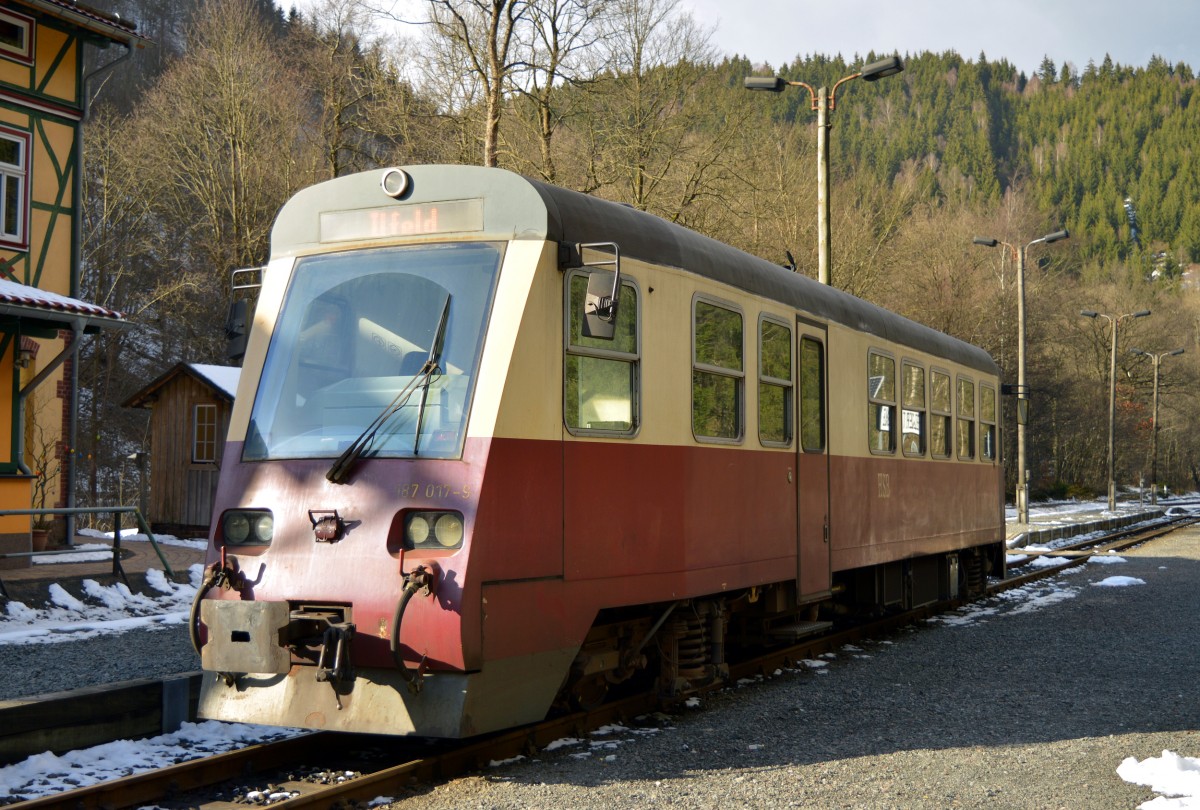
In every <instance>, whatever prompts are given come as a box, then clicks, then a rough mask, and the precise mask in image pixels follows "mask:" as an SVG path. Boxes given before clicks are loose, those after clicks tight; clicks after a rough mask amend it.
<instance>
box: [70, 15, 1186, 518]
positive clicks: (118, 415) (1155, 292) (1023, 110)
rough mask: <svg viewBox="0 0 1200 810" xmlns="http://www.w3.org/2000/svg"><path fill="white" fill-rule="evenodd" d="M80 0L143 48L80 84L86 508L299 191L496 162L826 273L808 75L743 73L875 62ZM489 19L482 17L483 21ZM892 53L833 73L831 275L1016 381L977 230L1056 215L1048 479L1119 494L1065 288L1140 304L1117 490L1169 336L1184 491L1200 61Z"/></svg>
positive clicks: (1176, 471) (701, 35) (1093, 366)
mask: <svg viewBox="0 0 1200 810" xmlns="http://www.w3.org/2000/svg"><path fill="white" fill-rule="evenodd" d="M92 2H93V5H96V6H98V7H103V8H106V9H108V10H116V11H119V12H120V13H122V15H123V16H125V17H127V18H132V19H134V20H137V21H138V22H139V23H140V24H141V26H142V29H141V30H142V32H143V33H145V34H147V35H148V36H150V37H151V38H152V39H154V41H155V43H156V45H155V46H154V47H152V48H149V49H146V50H145V51H143V52H140V53H138V54H137V55H135V57H134V58H133V59H130V60H128V61H127V62H124V63H122V64H121V65H119V66H117V67H116V68H114V69H113V70H112V71H111V72H110V73H103V74H101V76H102V78H101V79H98V80H97V81H95V82H94V83H93V89H96V90H98V91H99V96H98V99H97V101H96V103H95V105H94V108H93V111H92V118H91V122H90V124H89V130H88V136H87V140H88V153H87V177H86V194H87V208H88V223H87V226H86V228H85V243H86V244H85V273H86V278H85V280H84V282H85V291H86V294H87V296H88V297H90V298H92V299H94V300H97V301H98V302H100V303H103V304H105V305H108V306H112V307H115V308H117V309H121V310H122V311H125V312H127V313H129V315H130V317H131V319H132V320H134V321H135V323H137V325H138V326H137V328H136V329H135V330H132V331H130V332H129V333H126V334H122V335H106V336H103V337H101V338H97V339H95V342H94V343H90V344H89V346H88V347H87V348H86V349H85V351H84V354H85V357H84V358H83V359H82V361H81V362H82V363H83V368H84V377H83V379H84V381H85V384H86V385H87V386H88V391H89V392H90V396H88V397H87V398H86V400H85V407H86V413H85V414H84V417H85V421H86V422H87V423H88V424H90V425H91V426H92V430H91V431H90V435H91V436H92V437H93V439H92V443H93V446H92V447H90V448H88V451H89V452H90V453H91V457H92V458H93V464H94V469H93V475H92V476H91V479H90V481H88V477H87V476H83V477H81V480H84V481H88V486H89V487H90V489H91V492H90V493H87V494H86V496H85V497H87V498H88V499H89V500H95V499H96V498H98V497H99V496H100V494H101V493H102V492H106V491H108V490H109V489H110V488H112V487H113V486H114V482H113V481H111V480H109V479H108V478H106V472H105V471H106V470H111V469H115V468H116V464H115V462H114V461H113V460H114V459H120V458H123V457H124V456H125V455H126V454H127V453H128V452H130V451H131V449H135V448H137V447H138V446H140V443H141V442H142V441H143V432H144V426H145V414H143V413H130V412H126V411H122V409H120V408H119V406H118V403H119V402H121V401H122V400H123V399H124V398H125V396H127V395H128V394H129V393H130V392H131V391H133V390H136V389H137V388H139V387H140V386H142V385H144V384H145V383H146V382H147V381H148V380H150V379H152V378H153V377H154V376H155V375H156V374H158V373H159V372H160V371H161V370H163V369H164V368H166V367H168V366H169V365H171V364H172V363H174V362H177V361H179V360H196V361H207V362H211V361H220V359H221V350H222V344H223V334H222V331H223V326H224V313H225V308H226V307H227V305H228V303H229V301H230V298H231V296H232V292H231V290H230V284H229V273H230V271H231V270H233V269H234V268H237V267H244V266H251V265H255V264H260V263H262V262H264V261H265V259H266V257H267V253H268V249H269V245H268V237H269V228H270V224H271V220H272V218H273V216H274V213H275V211H276V210H277V209H278V207H279V206H280V205H281V204H282V203H283V201H284V200H286V199H287V197H288V196H290V194H292V193H293V192H294V191H296V190H297V189H299V188H302V187H304V186H306V185H309V184H311V183H313V182H317V181H320V180H322V179H326V178H328V177H331V176H336V175H341V174H345V173H348V172H353V171H359V170H363V169H369V168H374V167H379V166H386V165H393V164H404V163H418V162H452V163H487V164H493V165H499V166H503V167H507V168H511V169H514V170H516V171H519V172H522V173H525V174H529V175H532V176H536V177H540V178H543V179H546V180H549V181H551V182H554V183H557V184H560V185H563V186H567V187H571V188H575V189H578V190H581V191H585V192H588V193H593V194H597V195H600V196H604V197H607V198H610V199H614V200H618V201H621V202H627V203H629V204H631V205H634V206H636V207H639V208H642V209H645V210H648V211H651V212H653V213H656V214H658V215H660V216H663V217H666V218H668V219H671V220H675V221H678V222H680V223H682V224H684V225H687V226H688V227H691V228H694V229H696V230H699V231H702V232H705V233H708V234H709V235H712V236H714V237H716V238H718V239H721V240H723V241H726V242H729V243H731V244H734V245H737V246H739V247H741V248H743V249H745V250H748V251H750V252H753V253H756V254H758V255H761V256H763V257H765V258H768V259H770V260H772V261H776V262H779V263H786V262H788V258H787V257H788V255H789V254H790V255H791V256H793V257H794V258H795V261H796V264H797V268H798V271H799V272H804V273H808V274H810V275H814V276H815V274H816V272H815V267H816V210H815V209H816V179H815V173H816V154H815V130H814V123H813V121H814V113H812V112H811V110H810V103H809V97H808V94H807V93H806V92H804V91H803V90H802V89H800V88H790V89H788V90H787V91H786V92H783V93H780V94H778V95H774V94H764V93H749V92H746V91H745V90H744V89H743V87H742V80H743V78H744V77H745V76H747V75H750V74H766V75H770V74H773V73H778V74H779V75H781V76H784V77H785V78H789V79H795V80H799V81H804V82H807V83H809V84H811V85H812V86H814V87H816V86H820V85H825V86H829V87H832V86H833V85H834V83H835V82H836V81H837V80H838V79H840V78H842V77H843V76H846V75H848V74H850V73H853V72H854V71H855V69H856V68H857V67H858V66H860V65H861V64H863V63H865V62H868V61H872V60H874V59H875V58H878V56H880V55H878V54H864V55H862V56H861V58H859V57H850V58H843V57H841V56H827V55H807V56H798V57H797V58H796V60H795V61H794V62H793V63H791V64H789V65H784V66H774V67H772V66H766V65H761V64H758V63H756V60H755V56H754V54H745V55H741V56H737V57H728V56H722V55H719V54H717V53H716V52H715V51H714V49H713V47H712V44H711V40H710V35H711V32H709V31H707V30H706V29H705V28H704V27H703V26H701V25H700V24H698V23H697V22H696V21H695V20H693V19H691V18H690V17H688V16H687V15H685V14H682V13H681V11H680V9H679V8H678V7H677V5H676V3H675V0H558V2H550V1H549V0H504V2H499V3H495V4H491V3H483V2H478V3H477V2H468V0H428V2H426V3H425V4H424V7H423V11H422V17H421V19H420V22H421V23H422V24H421V25H410V24H405V23H403V22H397V21H396V20H394V19H388V18H386V17H381V16H379V15H378V14H375V13H372V12H371V10H370V7H369V6H368V5H366V4H361V3H358V2H354V0H327V1H326V2H324V3H322V4H320V5H317V6H315V7H313V9H312V10H311V11H310V12H306V13H305V14H303V15H302V14H300V13H298V12H296V11H293V10H290V9H289V10H287V11H284V10H282V9H280V8H278V7H276V6H274V5H272V4H271V2H270V0H206V1H201V0H190V2H183V1H182V0H181V1H180V2H171V1H170V0H121V1H120V2H101V1H100V0H92ZM495 8H500V9H501V10H502V11H503V12H504V13H503V14H501V15H500V18H499V19H498V20H497V22H498V23H499V25H497V26H495V27H494V28H492V29H490V30H494V31H495V32H496V35H495V36H486V35H485V36H482V37H481V36H479V34H480V33H481V32H484V31H487V30H489V26H488V25H487V23H488V22H490V21H491V20H489V19H488V17H489V15H490V14H491V12H492V10H493V9H495ZM509 12H511V14H509ZM509 27H510V28H511V31H509ZM507 33H511V37H507V36H506V34H507ZM896 45H897V49H898V52H899V53H900V55H901V56H902V57H903V58H904V63H905V70H904V72H903V73H902V74H900V75H898V76H895V77H892V78H888V79H884V80H882V81H879V82H875V83H872V84H868V83H864V82H859V81H853V82H850V83H847V84H844V85H842V86H841V88H840V90H839V92H838V96H837V104H836V109H835V110H834V112H833V113H832V114H831V122H832V130H831V135H830V143H831V165H832V175H833V192H832V223H833V224H832V228H833V258H832V278H833V283H834V284H835V285H837V286H839V287H842V288H843V289H846V290H849V291H850V292H853V293H855V294H856V295H860V296H862V297H865V298H868V299H871V300H874V301H876V302H878V303H880V304H882V305H884V306H888V307H890V308H893V309H895V310H897V311H899V312H901V313H903V314H905V315H907V316H909V317H912V318H914V319H916V320H919V321H922V322H924V323H927V324H929V325H931V326H933V327H935V328H938V329H941V330H943V331H946V332H948V333H951V334H954V335H956V336H958V337H962V338H964V339H967V340H970V341H972V342H974V343H976V344H978V345H981V346H983V347H984V348H985V349H987V350H988V351H989V352H991V353H992V354H993V356H995V357H996V358H997V360H998V361H999V362H1000V363H1001V365H1002V367H1003V368H1004V369H1005V379H1006V381H1008V382H1015V381H1016V347H1015V346H1016V293H1015V263H1014V258H1013V256H1012V254H1011V253H1010V251H1008V250H1006V249H1003V248H1002V249H992V250H990V249H988V248H986V247H980V246H978V245H973V244H972V237H973V236H985V237H992V238H996V239H999V240H1002V241H1004V242H1008V243H1011V244H1013V245H1016V246H1022V247H1023V246H1024V245H1025V244H1027V243H1028V242H1030V241H1032V240H1034V239H1036V238H1038V237H1040V236H1042V235H1043V234H1045V233H1048V232H1050V231H1054V230H1058V229H1059V228H1062V227H1065V228H1068V229H1069V230H1070V233H1071V238H1070V240H1069V241H1066V242H1058V243H1056V244H1054V245H1051V246H1046V245H1037V246H1034V247H1032V248H1031V249H1030V251H1029V264H1028V272H1027V279H1026V281H1027V288H1028V289H1027V300H1028V316H1029V336H1030V356H1029V378H1030V384H1031V386H1032V388H1033V390H1034V393H1033V402H1032V416H1031V422H1030V428H1029V442H1030V459H1031V467H1032V469H1033V479H1034V482H1033V483H1034V492H1035V495H1036V494H1037V493H1039V492H1040V493H1050V492H1063V491H1066V489H1067V488H1068V487H1079V488H1081V489H1082V490H1088V489H1090V490H1094V491H1095V490H1103V488H1104V485H1105V476H1106V468H1105V463H1104V462H1105V447H1104V442H1103V441H1097V440H1096V437H1097V436H1103V435H1104V433H1105V432H1106V431H1107V418H1108V402H1107V391H1108V362H1109V349H1110V346H1111V343H1110V334H1109V332H1108V331H1107V327H1106V322H1105V321H1104V320H1103V319H1099V318H1098V319H1095V320H1089V319H1083V318H1080V317H1079V314H1078V313H1079V311H1080V310H1081V309H1094V310H1098V311H1100V312H1104V313H1111V314H1114V315H1119V314H1124V313H1127V312H1131V311H1134V310H1139V309H1145V308H1149V309H1152V310H1153V313H1154V314H1153V316H1152V317H1149V318H1141V319H1138V320H1136V321H1126V322H1124V323H1123V324H1122V327H1121V332H1120V339H1121V347H1122V351H1121V352H1120V354H1119V363H1118V365H1119V369H1118V387H1119V392H1118V400H1119V402H1118V406H1119V419H1120V424H1119V427H1118V430H1119V435H1120V437H1121V439H1120V441H1121V444H1120V446H1119V450H1118V456H1119V476H1118V477H1119V479H1120V480H1121V481H1122V482H1124V483H1130V482H1132V483H1136V482H1137V481H1138V480H1140V479H1141V478H1142V477H1148V475H1149V459H1148V451H1149V430H1150V420H1149V400H1150V393H1151V390H1150V387H1151V379H1152V369H1151V363H1150V362H1149V361H1147V360H1145V359H1144V358H1141V357H1138V356H1134V355H1131V354H1129V353H1128V352H1127V351H1125V349H1126V348H1128V347H1131V346H1137V347H1139V348H1141V349H1144V350H1147V351H1152V352H1153V351H1162V350H1167V349H1174V348H1179V347H1184V348H1186V349H1187V354H1185V355H1184V356H1182V357H1173V358H1170V359H1169V360H1167V361H1166V362H1164V363H1163V365H1162V368H1161V371H1162V382H1161V387H1160V393H1161V397H1162V412H1161V414H1160V423H1161V425H1162V426H1163V430H1162V433H1161V438H1160V446H1161V448H1162V450H1161V454H1160V464H1159V469H1160V479H1161V480H1167V481H1169V482H1170V483H1171V485H1172V487H1189V488H1190V487H1195V486H1197V485H1200V480H1198V478H1200V440H1197V438H1194V437H1193V433H1194V432H1195V431H1194V430H1193V429H1192V420H1191V416H1190V415H1191V413H1193V412H1195V411H1196V410H1197V408H1196V406H1197V405H1198V404H1200V402H1198V399H1200V392H1198V391H1197V388H1196V386H1195V382H1196V378H1197V368H1200V366H1198V364H1197V351H1196V350H1197V348H1200V344H1197V337H1196V336H1197V299H1196V298H1195V296H1196V293H1195V292H1192V291H1190V290H1189V289H1188V287H1187V284H1185V283H1184V279H1185V276H1184V275H1183V274H1184V271H1185V270H1187V269H1188V267H1189V265H1191V263H1193V262H1200V105H1196V104H1193V97H1194V94H1195V93H1196V90H1197V81H1196V78H1195V76H1194V75H1193V71H1192V68H1191V67H1189V66H1187V65H1182V64H1181V65H1175V66H1171V65H1168V64H1166V63H1164V62H1163V61H1161V60H1157V59H1156V60H1152V61H1151V62H1150V63H1149V64H1148V65H1145V66H1126V65H1117V64H1113V63H1112V61H1111V60H1110V59H1108V58H1107V57H1104V56H1103V55H1100V57H1101V59H1102V61H1101V62H1100V64H1099V65H1096V64H1092V63H1089V64H1088V65H1087V66H1085V67H1083V68H1082V69H1079V68H1077V67H1076V66H1072V65H1062V66H1058V65H1056V64H1055V62H1054V55H1053V54H1049V55H1048V56H1047V58H1046V60H1045V62H1044V63H1043V66H1042V69H1041V70H1040V71H1039V72H1038V74H1037V75H1034V76H1025V75H1023V74H1021V73H1020V72H1018V71H1017V70H1015V69H1014V68H1013V66H1012V65H1011V64H1010V63H1008V62H1006V61H1005V60H1004V59H1003V58H1002V57H999V56H998V55H993V56H991V57H988V56H986V55H984V54H979V55H978V56H975V57H964V56H962V55H959V54H955V53H953V52H949V53H941V54H935V53H914V54H906V53H904V51H903V46H904V43H896ZM113 56H115V54H103V55H101V57H100V62H101V63H103V62H106V61H109V60H111V59H112V58H113ZM1131 217H1134V219H1131ZM1134 223H1136V231H1134V230H1132V229H1131V225H1132V224H1134ZM1012 410H1013V409H1012V407H1011V403H1006V409H1005V412H1006V421H1005V431H1006V434H1007V440H1008V443H1009V446H1008V447H1006V450H1011V441H1012V435H1013V433H1014V432H1015V431H1014V430H1013V424H1014V422H1013V420H1014V418H1015V417H1014V416H1013V414H1012ZM102 426H103V427H102ZM1012 455H1013V453H1012V452H1008V453H1007V456H1008V457H1010V458H1011V457H1012ZM1010 476H1011V472H1010ZM1010 487H1011V477H1010Z"/></svg>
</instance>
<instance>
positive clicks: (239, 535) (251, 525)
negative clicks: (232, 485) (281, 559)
mask: <svg viewBox="0 0 1200 810" xmlns="http://www.w3.org/2000/svg"><path fill="white" fill-rule="evenodd" d="M274 536H275V519H274V517H273V516H272V515H271V513H270V512H267V511H263V510H253V511H252V510H246V509H234V510H231V511H229V512H226V513H225V516H224V517H223V518H221V537H222V539H223V540H224V542H225V545H228V546H269V545H270V544H271V539H272V538H273V537H274Z"/></svg>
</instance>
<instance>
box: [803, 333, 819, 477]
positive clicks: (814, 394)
mask: <svg viewBox="0 0 1200 810" xmlns="http://www.w3.org/2000/svg"><path fill="white" fill-rule="evenodd" d="M800 446H801V447H802V448H804V450H805V452H808V453H820V452H821V451H823V450H824V449H825V347H824V346H823V345H821V343H820V342H819V341H816V340H813V339H812V338H807V337H806V338H801V339H800Z"/></svg>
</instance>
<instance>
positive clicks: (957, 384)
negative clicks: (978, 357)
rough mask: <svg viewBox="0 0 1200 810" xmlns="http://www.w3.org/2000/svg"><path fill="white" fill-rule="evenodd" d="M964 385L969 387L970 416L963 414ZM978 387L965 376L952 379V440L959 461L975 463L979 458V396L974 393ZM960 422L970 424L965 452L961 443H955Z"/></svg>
mask: <svg viewBox="0 0 1200 810" xmlns="http://www.w3.org/2000/svg"><path fill="white" fill-rule="evenodd" d="M964 384H966V385H969V386H971V402H970V405H971V412H970V414H964V413H963V398H962V386H963V385H964ZM978 387H979V386H978V384H977V383H976V382H975V380H974V379H973V378H971V377H968V376H967V375H965V374H958V375H956V376H955V378H954V438H955V445H956V446H957V447H958V454H957V458H958V460H959V461H975V460H976V459H977V458H978V457H979V453H978V445H979V436H978V432H979V406H978V404H977V401H978V399H979V395H978V394H977V393H976V391H977V390H978ZM960 422H968V423H969V424H970V432H969V439H970V446H969V447H967V448H965V450H964V448H963V447H962V446H961V445H962V442H959V441H957V439H958V438H959V435H958V432H959V423H960Z"/></svg>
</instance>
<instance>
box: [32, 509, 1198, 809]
mask: <svg viewBox="0 0 1200 810" xmlns="http://www.w3.org/2000/svg"><path fill="white" fill-rule="evenodd" d="M1198 520H1200V519H1197V518H1193V517H1178V518H1174V519H1168V520H1165V521H1161V522H1158V523H1156V524H1155V525H1153V526H1150V527H1145V526H1143V527H1135V528H1131V529H1122V530H1117V531H1114V532H1110V533H1107V534H1105V535H1102V536H1096V537H1089V538H1087V539H1084V540H1079V541H1076V542H1073V543H1067V544H1064V545H1061V546H1059V547H1056V548H1053V549H1051V550H1035V551H1025V550H1022V551H1021V552H1020V553H1021V554H1023V555H1026V556H1028V557H1030V558H1032V557H1036V556H1051V557H1058V558H1062V560H1063V563H1062V564H1061V565H1057V566H1053V567H1046V568H1041V569H1038V570H1034V571H1029V572H1021V573H1018V574H1017V575H1015V576H1010V577H1008V578H1006V579H1004V580H999V581H994V582H992V583H991V584H990V585H989V587H988V592H987V596H993V595H995V594H998V593H1000V592H1002V591H1005V590H1008V589H1011V588H1017V587H1021V586H1022V585H1026V584H1029V583H1031V582H1034V581H1036V580H1039V579H1044V578H1048V577H1052V576H1055V575H1057V574H1058V573H1060V572H1061V571H1062V570H1064V569H1065V568H1069V567H1072V566H1076V565H1082V564H1084V563H1085V562H1087V560H1088V559H1089V558H1090V557H1091V556H1093V555H1096V554H1107V553H1110V552H1116V551H1121V550H1124V549H1127V548H1130V547H1132V546H1135V545H1139V544H1142V543H1146V542H1149V541H1151V540H1154V539H1156V538H1158V537H1162V536H1163V535H1166V534H1169V533H1170V532H1173V531H1176V530H1177V529H1179V528H1182V527H1183V526H1187V525H1191V524H1193V523H1196V522H1198ZM1027 565H1028V563H1021V564H1019V565H1016V566H1013V570H1016V571H1018V572H1020V571H1021V569H1022V568H1024V567H1027ZM985 598H986V597H985ZM962 604H963V602H960V601H955V602H939V603H934V604H930V605H926V606H923V607H921V608H917V609H915V610H911V611H906V612H904V613H899V614H895V615H892V616H888V617H885V618H883V619H880V620H878V621H873V622H870V623H868V624H864V625H861V626H856V627H853V628H850V629H847V630H844V631H839V632H834V633H829V634H826V635H822V636H817V637H812V638H809V639H805V640H803V641H801V642H800V643H797V644H794V645H792V646H789V647H787V648H781V649H777V650H773V651H771V652H768V653H766V654H764V655H761V656H758V657H756V658H753V659H750V660H746V661H742V662H740V663H737V664H730V682H737V681H739V680H742V679H746V678H753V677H755V676H760V675H767V674H770V673H773V672H775V671H777V670H779V669H789V668H794V667H797V666H799V665H800V662H802V661H803V660H805V659H813V658H818V657H819V656H821V655H822V654H825V653H829V652H834V651H837V650H840V649H842V648H843V647H845V646H846V645H848V644H855V643H858V642H861V641H863V640H864V639H867V638H876V637H879V636H882V635H887V634H889V633H892V632H894V631H896V630H898V629H899V628H901V627H904V626H907V625H910V624H913V623H915V622H919V621H922V620H924V619H927V618H930V617H932V616H934V615H937V614H939V613H944V612H946V611H948V610H952V609H955V608H957V607H960V606H961V605H962ZM659 707H660V703H659V701H658V700H657V699H655V698H654V697H653V696H652V695H649V694H641V695H636V696H633V697H629V698H626V699H623V700H617V701H612V702H610V703H607V704H605V705H604V706H602V707H600V708H598V709H595V710H592V711H588V712H579V713H575V714H570V715H565V716H560V717H556V718H554V719H551V720H547V721H545V722H543V723H539V724H536V725H534V726H530V727H525V728H521V729H516V730H512V731H508V732H503V733H498V734H494V735H488V736H485V737H482V738H477V739H473V740H470V741H467V742H466V743H457V742H453V741H450V742H435V743H431V742H430V741H427V740H415V741H414V740H408V739H404V738H398V739H383V740H381V739H380V738H378V737H369V736H366V735H345V734H334V733H331V732H314V733H308V734H303V735H300V736H297V737H291V738H288V739H284V740H280V741H277V742H273V743H266V744H262V745H254V746H250V747H247V748H244V749H242V750H238V751H233V752H228V753H223V754H219V755H216V756H212V757H206V758H203V759H198V760H193V761H190V762H184V763H180V764H177V765H172V766H169V767H167V768H162V769H158V770H155V771H152V772H147V773H143V774H137V775H134V776H128V777H125V778H122V779H116V780H111V781H108V782H103V783H100V784H96V785H91V786H88V787H83V788H78V789H75V790H70V791H65V792H63V793H59V794H56V795H53V796H48V797H45V798H41V799H35V800H32V801H26V802H20V803H17V804H12V805H9V807H11V808H14V810H17V809H19V810H33V808H48V807H72V808H119V807H137V806H143V805H146V804H154V805H155V806H158V807H162V808H176V807H189V808H204V809H205V810H218V809H219V808H244V807H245V806H246V805H247V803H250V804H266V803H269V804H270V805H271V806H278V807H286V808H297V807H321V808H327V807H335V806H337V807H342V808H352V807H355V806H364V807H365V806H366V803H368V802H370V801H371V800H372V799H375V798H377V797H380V796H390V797H394V798H395V799H397V800H398V799H401V798H404V797H407V796H410V795H413V794H414V793H417V792H420V791H421V790H422V789H423V788H422V787H421V786H422V785H428V784H430V783H431V782H435V781H438V780H445V779H450V778H454V777H457V776H460V775H462V774H465V773H469V772H472V771H477V770H480V769H482V768H485V767H487V765H488V763H489V762H492V761H498V760H505V759H510V758H512V757H515V756H518V755H523V754H525V755H528V754H531V753H534V752H536V751H540V750H542V749H544V748H546V746H548V745H549V744H550V743H551V742H553V741H554V740H558V739H561V738H563V737H582V736H584V735H586V734H587V733H588V732H589V731H594V730H596V729H598V728H600V727H602V726H605V725H612V724H622V725H628V724H631V723H633V722H634V719H635V718H639V717H643V716H647V715H651V714H652V713H653V712H655V710H656V709H658V708H659ZM306 762H319V763H321V765H320V767H319V768H314V767H300V766H298V763H306Z"/></svg>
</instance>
